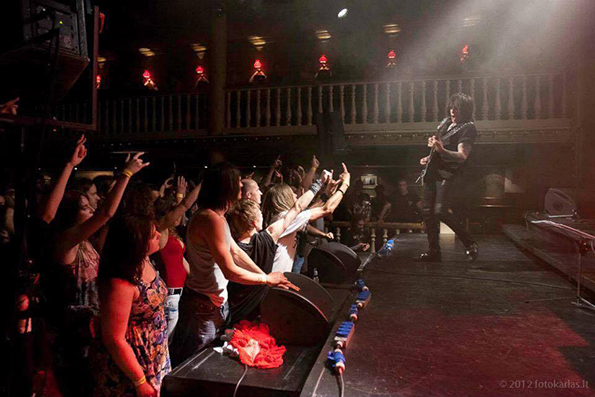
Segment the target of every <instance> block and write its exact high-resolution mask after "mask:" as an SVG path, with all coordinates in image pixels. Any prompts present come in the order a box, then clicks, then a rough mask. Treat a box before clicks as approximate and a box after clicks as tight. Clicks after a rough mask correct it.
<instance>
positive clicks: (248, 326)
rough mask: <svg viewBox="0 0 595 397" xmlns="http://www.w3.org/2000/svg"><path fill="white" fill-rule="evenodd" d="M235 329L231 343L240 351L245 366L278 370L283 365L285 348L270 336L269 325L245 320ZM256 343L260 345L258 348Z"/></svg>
mask: <svg viewBox="0 0 595 397" xmlns="http://www.w3.org/2000/svg"><path fill="white" fill-rule="evenodd" d="M234 328H235V331H234V333H233V337H232V338H231V341H230V342H229V343H230V344H231V345H232V346H233V347H235V348H236V349H238V350H239V352H240V361H241V362H242V363H243V364H246V365H249V366H251V367H257V368H277V367H280V366H281V365H282V364H283V354H284V353H285V350H286V349H285V346H277V342H276V341H275V339H274V338H273V337H272V336H271V335H270V334H269V326H268V325H266V324H263V323H259V324H258V323H253V322H250V321H247V320H243V321H240V322H239V323H238V324H236V325H235V327H234ZM255 342H257V343H258V346H257V347H255ZM259 349H260V350H259Z"/></svg>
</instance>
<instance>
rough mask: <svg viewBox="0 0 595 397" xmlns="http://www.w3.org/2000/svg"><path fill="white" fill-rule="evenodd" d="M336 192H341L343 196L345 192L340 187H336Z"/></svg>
mask: <svg viewBox="0 0 595 397" xmlns="http://www.w3.org/2000/svg"><path fill="white" fill-rule="evenodd" d="M337 192H338V193H341V194H342V195H343V196H345V192H344V191H343V190H341V189H337Z"/></svg>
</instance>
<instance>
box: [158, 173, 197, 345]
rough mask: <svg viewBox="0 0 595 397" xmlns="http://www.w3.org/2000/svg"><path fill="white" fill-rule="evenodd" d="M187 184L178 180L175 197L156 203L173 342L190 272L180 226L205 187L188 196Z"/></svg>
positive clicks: (160, 250) (159, 267) (181, 178)
mask: <svg viewBox="0 0 595 397" xmlns="http://www.w3.org/2000/svg"><path fill="white" fill-rule="evenodd" d="M186 188H187V184H186V181H185V180H184V178H183V177H180V178H179V179H178V184H177V187H176V192H175V196H174V195H173V194H169V195H166V196H165V197H163V198H158V199H157V200H156V201H155V214H156V216H157V219H158V220H157V229H158V230H159V232H160V233H161V239H160V240H159V256H158V258H157V259H158V260H157V264H158V265H157V268H158V269H159V271H160V273H161V275H162V277H163V280H164V281H165V284H166V285H167V303H166V306H165V314H166V317H167V337H168V339H169V340H170V341H171V340H172V339H173V338H172V335H173V332H174V329H175V327H176V324H177V322H178V307H179V302H180V297H181V296H182V291H183V288H184V283H185V282H186V277H187V275H188V273H189V272H190V265H189V264H188V262H187V261H186V259H185V258H184V253H185V251H186V245H185V244H184V242H183V241H182V239H181V238H180V236H179V234H178V232H177V230H176V228H177V227H178V226H179V225H180V223H181V221H182V218H183V217H184V214H185V213H186V211H188V210H189V209H190V207H192V205H194V202H195V201H196V199H197V198H198V193H199V192H200V189H201V185H200V184H198V185H197V186H196V187H195V188H194V189H192V190H191V191H190V193H189V194H188V195H187V196H186Z"/></svg>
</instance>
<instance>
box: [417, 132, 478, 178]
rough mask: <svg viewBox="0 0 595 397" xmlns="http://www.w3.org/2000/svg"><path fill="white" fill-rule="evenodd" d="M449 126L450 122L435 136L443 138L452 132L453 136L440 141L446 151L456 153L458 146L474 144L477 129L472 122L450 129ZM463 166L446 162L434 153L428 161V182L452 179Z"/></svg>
mask: <svg viewBox="0 0 595 397" xmlns="http://www.w3.org/2000/svg"><path fill="white" fill-rule="evenodd" d="M451 125H452V122H450V121H449V122H447V123H446V124H444V126H443V127H442V128H441V129H440V130H439V131H438V134H437V135H438V136H439V137H443V136H446V135H448V134H450V133H452V132H454V135H452V136H450V137H448V138H447V139H443V140H442V144H443V146H444V148H445V149H446V150H450V151H453V152H456V151H458V147H459V144H461V143H463V142H465V143H468V144H470V145H473V144H474V143H475V139H476V138H477V129H476V128H475V124H473V122H468V123H462V124H458V125H456V126H454V127H451ZM455 131H456V132H455ZM463 164H464V163H463ZM463 164H461V163H455V162H453V161H446V160H444V159H443V158H442V156H440V154H439V153H435V154H434V156H433V157H432V159H431V161H430V166H429V168H428V175H427V178H428V179H429V180H442V179H447V180H448V179H452V178H453V177H455V176H456V175H457V174H458V173H459V172H460V170H461V167H462V166H463Z"/></svg>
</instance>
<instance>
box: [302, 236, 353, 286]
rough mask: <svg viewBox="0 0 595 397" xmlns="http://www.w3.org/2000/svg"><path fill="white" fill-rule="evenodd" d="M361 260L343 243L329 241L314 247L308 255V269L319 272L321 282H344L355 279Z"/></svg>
mask: <svg viewBox="0 0 595 397" xmlns="http://www.w3.org/2000/svg"><path fill="white" fill-rule="evenodd" d="M360 264H361V260H360V259H359V257H358V256H357V254H356V253H355V252H354V251H353V250H352V249H351V248H349V247H347V246H346V245H343V244H341V243H327V244H323V245H321V246H320V247H316V248H313V249H312V251H310V255H308V269H309V270H310V271H311V272H313V271H314V269H316V270H317V272H318V278H319V280H320V282H321V283H327V284H344V283H351V282H353V281H354V280H355V278H356V274H357V269H358V268H359V266H360Z"/></svg>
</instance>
